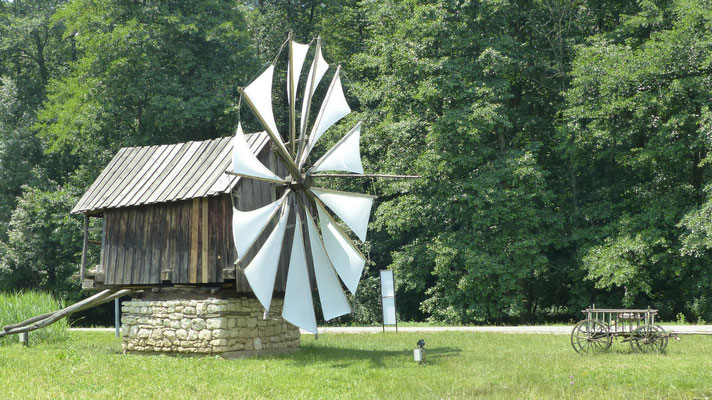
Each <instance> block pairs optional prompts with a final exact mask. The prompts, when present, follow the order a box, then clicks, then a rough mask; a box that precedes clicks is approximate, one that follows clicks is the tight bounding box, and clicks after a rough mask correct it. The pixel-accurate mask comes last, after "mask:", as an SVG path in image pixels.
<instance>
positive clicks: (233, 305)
mask: <svg viewBox="0 0 712 400" xmlns="http://www.w3.org/2000/svg"><path fill="white" fill-rule="evenodd" d="M282 305H283V300H282V299H273V300H272V305H271V306H270V311H269V315H268V316H267V319H263V314H264V309H263V308H262V305H261V304H260V302H259V301H258V300H257V299H254V298H247V297H240V298H227V299H224V298H215V297H207V298H202V299H161V300H155V299H151V300H147V299H142V300H138V299H134V300H131V301H127V302H124V303H123V305H122V321H121V323H122V325H121V334H122V337H123V348H124V351H125V352H130V353H142V354H151V353H153V354H156V353H159V354H185V355H221V356H224V357H228V358H231V357H244V356H252V355H258V354H274V353H282V352H290V351H296V350H298V349H299V329H298V328H297V327H295V326H294V325H292V324H290V323H288V322H286V321H285V320H283V319H282V318H281V313H282Z"/></svg>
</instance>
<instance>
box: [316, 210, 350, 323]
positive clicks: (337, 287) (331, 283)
mask: <svg viewBox="0 0 712 400" xmlns="http://www.w3.org/2000/svg"><path fill="white" fill-rule="evenodd" d="M305 210H306V208H305ZM306 216H307V217H306V219H307V232H308V233H309V245H310V247H311V252H312V260H313V261H314V275H315V277H316V286H317V288H318V289H319V300H320V301H321V311H322V313H323V314H324V319H325V320H327V321H328V320H330V319H332V318H336V317H338V316H341V315H344V314H348V313H350V312H351V307H350V306H349V302H348V301H347V300H346V295H345V294H344V291H343V290H342V289H341V282H339V278H338V277H337V276H336V272H335V271H334V267H333V266H332V265H331V262H330V261H329V256H327V255H326V250H325V249H324V244H323V243H322V241H321V238H320V237H319V233H318V232H317V230H316V226H315V225H314V221H312V218H311V215H310V214H309V211H308V210H306Z"/></svg>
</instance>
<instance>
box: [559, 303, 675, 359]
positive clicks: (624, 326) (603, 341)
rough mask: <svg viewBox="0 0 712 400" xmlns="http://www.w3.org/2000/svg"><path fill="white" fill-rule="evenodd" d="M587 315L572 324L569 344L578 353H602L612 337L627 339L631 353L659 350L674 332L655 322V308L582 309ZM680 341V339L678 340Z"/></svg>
mask: <svg viewBox="0 0 712 400" xmlns="http://www.w3.org/2000/svg"><path fill="white" fill-rule="evenodd" d="M581 312H582V313H584V315H585V316H586V318H585V319H584V320H582V321H580V322H579V323H577V324H576V326H574V329H573V331H572V332H571V346H572V347H573V348H574V350H575V351H576V352H577V353H579V354H586V353H603V352H606V351H608V350H609V349H610V348H611V344H612V343H613V338H621V339H622V341H623V342H629V343H630V347H631V349H632V350H633V351H634V352H640V353H662V352H663V351H665V348H666V347H667V344H668V338H670V337H674V338H675V339H677V336H676V335H675V334H671V333H668V332H665V329H663V328H662V327H661V326H660V325H656V324H655V316H656V315H657V314H658V310H653V309H650V308H648V309H647V310H634V309H615V308H595V306H594V307H590V308H587V309H585V310H581ZM678 340H679V339H678Z"/></svg>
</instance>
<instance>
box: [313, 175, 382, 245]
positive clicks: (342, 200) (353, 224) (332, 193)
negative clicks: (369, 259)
mask: <svg viewBox="0 0 712 400" xmlns="http://www.w3.org/2000/svg"><path fill="white" fill-rule="evenodd" d="M310 190H311V191H312V192H313V193H314V194H315V195H316V196H317V197H318V198H319V200H321V201H323V202H324V204H326V205H327V206H329V208H330V209H331V210H332V211H333V212H334V213H335V214H336V215H338V216H339V218H341V220H342V221H344V222H345V223H346V225H348V226H349V228H351V230H352V231H353V232H354V233H355V234H356V236H358V237H359V239H361V241H364V240H366V231H367V230H368V220H369V218H370V217H371V206H372V205H373V199H374V197H373V196H369V195H367V194H361V193H351V192H341V191H338V190H329V189H322V188H314V187H312V188H311V189H310Z"/></svg>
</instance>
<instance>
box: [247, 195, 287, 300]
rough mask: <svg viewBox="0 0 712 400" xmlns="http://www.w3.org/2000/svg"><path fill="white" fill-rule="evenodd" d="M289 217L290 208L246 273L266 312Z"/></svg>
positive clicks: (280, 219)
mask: <svg viewBox="0 0 712 400" xmlns="http://www.w3.org/2000/svg"><path fill="white" fill-rule="evenodd" d="M287 217H289V207H287V208H286V209H285V210H284V212H283V213H282V215H281V216H280V217H279V222H278V223H277V226H275V228H274V230H273V231H272V233H271V234H270V235H269V237H268V238H267V241H265V243H264V244H263V245H262V247H261V248H260V250H259V251H258V252H257V255H255V258H253V259H252V261H250V265H248V266H247V268H245V271H244V272H245V277H246V278H247V281H248V282H249V283H250V287H251V288H252V292H253V293H254V294H255V296H257V300H259V301H260V303H262V306H263V307H264V308H265V311H269V306H270V303H271V302H272V292H273V291H274V280H275V278H276V276H277V267H278V266H279V256H280V254H281V253H282V241H283V240H284V232H285V231H286V230H287Z"/></svg>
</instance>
